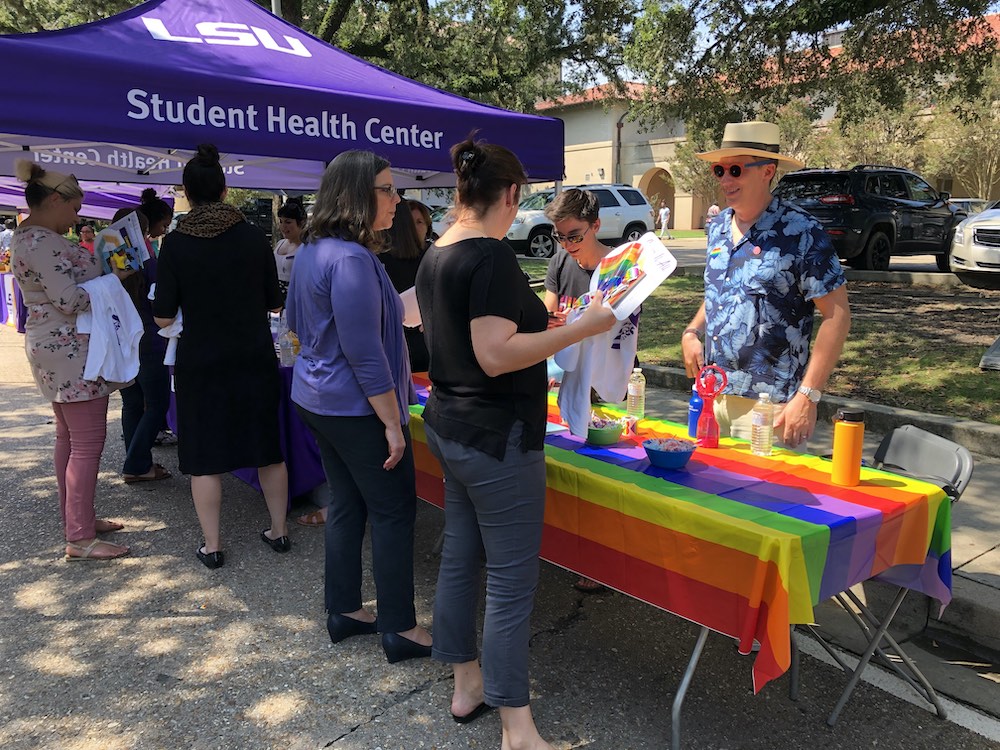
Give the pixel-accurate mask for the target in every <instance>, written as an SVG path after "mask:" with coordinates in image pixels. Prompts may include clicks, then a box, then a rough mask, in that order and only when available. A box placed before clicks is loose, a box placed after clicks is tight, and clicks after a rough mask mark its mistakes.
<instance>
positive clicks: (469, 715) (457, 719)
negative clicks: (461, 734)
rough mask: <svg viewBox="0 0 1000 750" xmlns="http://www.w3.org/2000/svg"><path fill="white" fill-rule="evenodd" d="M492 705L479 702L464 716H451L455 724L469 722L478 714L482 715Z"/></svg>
mask: <svg viewBox="0 0 1000 750" xmlns="http://www.w3.org/2000/svg"><path fill="white" fill-rule="evenodd" d="M492 710H493V706H487V705H486V704H485V703H480V704H479V705H478V706H476V707H475V708H474V709H472V710H471V711H469V713H467V714H466V715H465V716H459V715H458V714H452V715H451V718H452V719H454V720H455V723H456V724H471V723H472V722H474V721H475V720H476V719H478V718H479V717H480V716H482V715H483V714H484V713H486V712H487V711H492Z"/></svg>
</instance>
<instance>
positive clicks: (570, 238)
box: [552, 226, 593, 245]
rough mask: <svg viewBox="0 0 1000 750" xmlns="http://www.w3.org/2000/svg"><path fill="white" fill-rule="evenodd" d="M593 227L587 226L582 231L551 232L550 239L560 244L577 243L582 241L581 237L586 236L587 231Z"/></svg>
mask: <svg viewBox="0 0 1000 750" xmlns="http://www.w3.org/2000/svg"><path fill="white" fill-rule="evenodd" d="M591 229H593V227H592V226H589V227H587V228H586V229H584V230H583V231H582V232H573V234H559V232H555V231H554V232H552V239H554V240H555V241H556V242H558V243H559V244H560V245H579V244H580V243H581V242H583V238H584V237H586V236H587V232H589V231H590V230H591Z"/></svg>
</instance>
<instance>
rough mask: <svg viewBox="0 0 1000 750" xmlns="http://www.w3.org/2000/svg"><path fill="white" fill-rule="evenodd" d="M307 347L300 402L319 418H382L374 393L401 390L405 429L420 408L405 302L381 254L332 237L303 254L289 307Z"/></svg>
mask: <svg viewBox="0 0 1000 750" xmlns="http://www.w3.org/2000/svg"><path fill="white" fill-rule="evenodd" d="M286 315H287V318H288V325H289V327H290V328H291V329H292V330H293V331H295V333H296V334H297V335H298V337H299V342H300V343H301V344H302V350H301V353H300V354H299V358H298V360H296V362H295V372H294V374H293V376H292V401H294V402H295V403H296V404H298V405H299V406H301V407H302V408H303V409H306V410H307V411H310V412H312V413H313V414H322V415H324V416H340V417H360V416H366V415H369V414H374V413H375V411H374V409H372V407H371V404H369V403H368V397H369V396H377V395H378V394H380V393H385V392H386V391H391V390H395V392H396V401H397V403H398V404H399V414H400V418H401V419H402V423H403V424H407V423H408V422H409V419H410V412H409V404H411V403H416V393H415V392H414V390H413V382H412V380H411V378H410V363H409V356H408V354H407V351H406V341H405V339H404V337H403V302H402V300H400V298H399V294H398V293H397V292H396V290H395V289H394V288H393V286H392V282H391V281H390V280H389V277H388V275H386V272H385V269H384V268H383V267H382V264H381V263H380V262H379V260H378V258H376V257H375V255H374V254H372V253H371V252H369V251H368V250H367V249H366V248H364V247H362V246H361V245H359V244H357V243H356V242H348V241H346V240H339V239H334V238H330V237H325V238H323V239H320V240H318V241H315V242H311V243H309V244H306V245H303V246H302V247H301V248H300V249H299V251H298V253H297V254H296V256H295V265H294V266H293V268H292V280H291V284H290V285H289V288H288V302H287V308H286Z"/></svg>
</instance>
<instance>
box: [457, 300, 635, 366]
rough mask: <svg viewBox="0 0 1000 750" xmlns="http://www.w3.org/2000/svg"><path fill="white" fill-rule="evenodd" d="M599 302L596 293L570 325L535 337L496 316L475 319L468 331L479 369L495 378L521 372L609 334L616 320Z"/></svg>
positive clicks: (541, 332) (512, 322) (509, 321)
mask: <svg viewBox="0 0 1000 750" xmlns="http://www.w3.org/2000/svg"><path fill="white" fill-rule="evenodd" d="M603 299H604V295H603V294H602V293H600V292H598V293H597V294H596V295H595V296H594V298H593V299H592V300H591V303H590V305H589V306H588V307H587V310H586V311H585V312H584V313H583V315H582V316H581V317H580V318H579V320H577V321H576V322H575V323H573V325H568V326H560V327H558V328H550V329H548V330H546V331H540V332H538V333H518V331H517V324H516V323H514V321H512V320H507V319H506V318H501V317H498V316H496V315H487V316H484V317H481V318H475V319H474V320H473V321H472V323H471V325H470V328H471V333H472V349H473V351H474V352H475V355H476V360H477V361H478V362H479V366H480V367H482V368H483V372H485V373H486V374H487V375H489V376H490V377H492V378H495V377H496V376H498V375H503V374H504V373H508V372H514V371H516V370H523V369H524V368H526V367H530V366H531V365H534V364H537V363H538V362H541V361H542V360H543V359H545V358H546V357H549V356H551V355H552V354H555V353H556V352H558V351H559V350H561V349H565V348H566V347H567V346H570V345H571V344H575V343H576V342H578V341H582V340H583V339H585V338H587V337H588V336H593V335H594V334H597V333H602V332H604V331H607V330H610V329H611V327H612V326H613V325H614V324H615V323H616V322H617V320H616V319H615V316H614V313H612V312H611V309H610V308H607V307H605V306H604V305H603V304H602V302H603Z"/></svg>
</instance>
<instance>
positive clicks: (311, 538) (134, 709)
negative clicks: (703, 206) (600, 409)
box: [0, 327, 1000, 750]
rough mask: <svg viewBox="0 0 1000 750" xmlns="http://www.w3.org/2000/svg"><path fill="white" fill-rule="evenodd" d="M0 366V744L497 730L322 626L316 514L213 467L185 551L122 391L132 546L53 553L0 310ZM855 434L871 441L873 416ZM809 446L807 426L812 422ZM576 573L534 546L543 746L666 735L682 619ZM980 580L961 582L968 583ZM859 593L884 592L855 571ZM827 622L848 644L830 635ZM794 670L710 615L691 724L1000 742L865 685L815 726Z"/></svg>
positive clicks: (981, 545)
mask: <svg viewBox="0 0 1000 750" xmlns="http://www.w3.org/2000/svg"><path fill="white" fill-rule="evenodd" d="M0 383H3V386H2V387H0V445H2V446H3V447H4V453H3V460H4V464H3V470H2V471H0V509H2V511H3V518H4V536H3V546H2V548H0V572H2V576H3V579H2V580H3V586H2V589H0V665H2V667H0V684H2V686H3V689H2V690H0V745H2V746H3V747H4V748H5V750H35V749H36V748H65V749H66V750H98V749H99V750H147V749H148V750H163V749H165V748H170V749H171V750H172V749H173V748H194V749H196V750H208V749H209V748H224V749H226V750H229V749H231V748H237V747H238V748H241V750H257V749H258V748H259V749H261V750H265V749H270V748H290V749H292V750H304V749H305V748H323V747H329V748H335V749H336V750H377V749H380V748H381V749H382V750H390V748H393V749H394V750H416V749H417V748H423V749H428V750H429V749H430V748H437V749H438V750H459V749H460V748H461V749H467V748H470V747H477V748H487V747H494V748H495V747H498V746H499V737H500V727H499V720H498V718H497V716H496V714H495V712H494V713H492V714H489V715H487V716H484V717H483V718H481V719H479V720H478V721H476V722H475V723H474V724H471V725H468V726H459V725H457V724H455V723H454V722H453V721H452V720H451V718H450V716H449V715H448V711H449V699H450V694H451V689H452V688H451V680H450V670H449V669H448V668H447V667H446V666H445V665H442V664H439V663H436V662H433V661H431V660H426V659H424V660H418V661H414V662H404V663H403V664H400V665H388V664H387V663H386V661H385V658H384V656H383V655H382V653H381V650H380V649H379V646H378V641H377V639H374V638H354V639H350V640H349V641H345V642H344V643H341V644H337V645H336V646H333V645H331V644H330V642H329V639H328V638H327V635H326V632H325V630H324V627H323V622H324V615H323V534H322V531H320V530H316V529H306V528H302V527H298V526H294V525H293V526H292V527H291V535H292V539H293V544H294V548H293V550H292V552H291V553H290V554H287V555H277V554H275V553H273V552H272V551H271V550H270V549H268V548H267V547H266V546H264V545H263V544H262V543H261V542H260V540H259V539H258V534H259V533H260V530H261V529H263V528H264V527H265V526H266V524H267V513H266V509H265V507H264V503H263V501H262V499H261V497H260V495H259V494H258V493H256V492H254V491H253V490H251V489H250V488H249V487H247V486H246V485H244V484H242V483H241V482H239V481H237V480H235V479H233V478H231V477H227V478H226V479H225V481H224V499H223V509H222V528H223V537H224V542H225V547H226V551H227V557H226V566H225V567H224V568H221V569H219V570H216V571H209V570H207V569H205V568H204V567H203V566H202V565H201V564H200V563H199V562H198V561H197V560H196V559H195V556H194V552H195V549H196V548H197V546H198V545H199V543H200V532H199V530H198V523H197V520H196V518H195V516H194V511H193V509H192V507H191V500H190V489H189V482H188V481H187V479H186V478H185V477H182V476H180V475H179V474H177V471H176V469H177V463H176V450H175V449H173V448H157V449H156V460H157V461H159V462H160V463H163V464H164V465H166V466H167V467H168V468H169V469H170V470H171V471H173V472H174V474H175V476H174V477H173V478H171V479H169V480H166V481H163V482H155V483H146V484H139V485H132V486H126V485H124V484H123V483H122V482H121V479H120V472H121V463H122V461H123V458H124V450H123V447H122V443H121V439H120V423H119V417H120V414H119V408H120V400H119V399H118V397H117V396H115V397H112V400H111V412H110V414H109V417H108V441H107V446H106V449H105V453H104V456H103V457H102V465H101V473H100V477H99V481H98V507H99V510H100V513H101V515H102V516H104V517H108V518H113V519H115V520H118V521H121V522H122V523H124V524H125V526H126V529H125V530H124V531H123V532H121V533H118V534H115V535H113V538H114V539H115V540H116V541H120V542H122V543H125V544H129V545H130V546H131V547H132V550H133V554H132V555H131V556H130V557H128V558H124V559H122V560H118V561H114V562H112V563H106V564H105V563H93V564H90V563H73V564H68V563H65V562H64V561H63V560H62V554H63V542H62V527H61V523H60V520H59V513H58V506H57V501H56V489H55V480H54V478H53V476H52V466H51V462H52V458H51V450H52V440H53V427H52V412H51V407H50V405H49V404H48V403H47V402H45V401H44V400H43V399H41V398H40V397H39V395H38V393H37V390H36V388H35V386H34V383H33V381H32V379H31V377H30V374H29V372H28V367H27V364H26V361H25V357H24V350H23V338H22V337H21V336H19V335H18V334H16V333H14V332H13V331H12V330H11V329H8V328H5V327H0ZM686 401H687V394H685V393H681V392H679V391H670V390H667V389H663V388H656V387H653V388H651V389H650V394H649V396H648V403H649V411H650V412H651V413H655V414H658V415H662V416H664V417H667V418H671V419H678V418H680V417H681V416H682V415H683V413H684V411H685V410H686ZM869 438H870V440H869V442H870V443H871V442H874V439H875V436H869ZM816 448H817V449H819V450H823V449H824V447H823V445H822V438H820V444H818V445H817V446H816ZM998 476H1000V464H998V462H995V461H993V460H992V459H985V460H983V461H982V462H981V463H980V464H979V465H978V466H977V469H976V476H975V478H974V480H973V486H972V487H971V488H970V490H969V491H968V492H967V493H966V496H965V498H964V499H963V501H962V502H961V503H960V504H959V505H958V506H956V509H955V535H954V538H953V548H954V552H955V564H956V567H957V568H958V570H957V571H956V589H955V593H956V602H955V604H953V605H952V607H951V608H949V611H948V613H950V612H952V611H957V608H958V607H960V606H961V607H965V608H966V611H967V612H971V611H973V610H974V609H975V610H976V612H978V611H979V610H978V609H977V607H978V606H979V604H980V603H981V602H975V601H973V600H976V599H983V598H985V594H984V591H985V590H987V589H989V590H991V591H992V592H993V593H994V595H995V594H996V587H997V586H998V583H1000V577H998V575H997V568H998V567H1000V565H998V563H1000V560H998V559H997V558H998V554H1000V553H998V552H997V549H996V540H997V537H998V534H997V529H998V528H1000V519H998V518H997V511H996V510H995V504H994V503H991V502H990V498H989V490H990V489H991V488H992V487H993V486H996V485H995V481H996V479H997V478H998ZM298 510H300V511H305V510H309V507H303V508H300V509H298ZM442 523H443V519H442V515H441V513H440V511H438V510H437V509H436V508H432V507H430V506H426V505H424V504H420V507H419V508H418V514H417V530H416V560H415V564H416V573H415V586H416V608H417V618H418V621H419V622H420V623H421V624H423V625H426V626H428V627H430V628H432V629H433V621H432V608H433V597H434V587H435V582H436V577H437V567H438V562H437V558H436V556H435V555H434V554H433V553H432V548H433V545H434V542H435V540H436V538H437V536H438V534H439V533H440V530H441V528H442ZM368 560H369V557H368V550H367V549H366V552H365V573H364V575H365V589H364V598H365V602H366V605H367V606H374V605H375V593H374V591H373V589H372V587H371V580H372V579H371V570H370V565H369V563H368ZM572 580H573V577H572V576H570V575H569V574H567V573H565V572H564V571H561V570H559V569H557V568H554V567H552V566H548V565H543V566H542V571H541V581H540V584H539V589H538V594H537V600H536V606H535V612H534V615H533V618H532V640H531V656H530V659H531V662H530V670H531V680H532V681H531V695H532V710H533V713H534V715H535V717H536V720H537V722H538V725H539V727H540V728H541V729H542V731H543V733H544V734H545V736H546V737H548V738H549V739H550V740H552V742H553V744H554V746H555V747H556V748H558V750H569V749H570V748H587V750H646V749H649V750H652V748H662V747H664V746H665V745H666V744H667V741H668V738H669V735H670V726H671V722H670V711H669V705H670V700H671V699H672V696H673V692H674V691H675V690H676V689H677V685H678V683H679V680H680V676H681V674H682V672H683V670H684V667H685V664H686V661H687V654H688V652H689V650H690V648H691V645H692V643H693V642H694V638H695V635H696V629H695V628H694V627H693V626H691V625H690V624H689V623H686V622H684V621H682V620H680V619H679V618H676V617H669V616H666V615H664V614H663V613H662V612H660V611H658V610H656V609H654V608H652V607H648V606H646V605H643V604H641V603H639V602H636V601H634V600H631V599H629V598H628V597H624V596H621V595H618V594H613V593H608V592H605V593H604V594H597V595H583V594H580V593H578V592H576V591H575V590H574V589H573V588H572V587H571V586H570V583H571V581H572ZM973 584H975V585H976V586H977V587H978V588H977V589H976V590H975V591H974V592H973V591H972V590H971V589H969V588H968V587H970V586H972V585H973ZM966 592H969V593H966ZM863 593H864V594H865V595H866V596H868V597H869V598H872V599H877V598H878V595H877V592H874V591H873V590H869V589H868V588H866V589H865V591H864V592H863ZM918 599H919V598H918V597H913V599H912V601H913V602H914V604H915V605H916V609H917V613H918V614H917V615H908V616H907V618H904V619H903V620H901V621H900V622H901V624H905V625H907V626H915V625H916V624H918V623H919V622H920V620H919V616H918V615H919V607H920V606H921V604H922V602H921V601H919V600H918ZM823 609H824V608H821V611H820V612H819V613H818V616H819V617H820V618H821V622H822V623H823V624H824V630H826V623H827V622H830V623H832V624H831V626H830V630H831V631H834V632H835V627H834V626H835V623H834V620H835V619H836V614H837V613H836V612H833V613H831V615H830V616H829V617H828V616H827V615H826V614H825V613H824V612H823V611H822V610H823ZM925 610H926V607H925ZM948 613H946V619H945V621H943V624H945V625H947V624H951V625H953V626H954V627H955V628H956V629H957V630H959V631H960V632H963V633H965V632H967V630H966V629H964V628H965V625H966V624H967V623H964V622H961V621H958V622H954V623H949V622H948V620H947V615H948ZM977 616H980V615H977ZM981 616H985V615H981ZM993 622H994V623H995V622H996V620H994V621H993ZM994 629H995V628H994ZM971 635H974V634H971ZM971 635H970V637H971ZM844 641H845V644H846V645H848V646H850V644H849V643H847V638H846V636H845V638H844ZM918 647H920V648H921V649H923V650H924V651H926V653H927V654H928V657H927V658H928V659H930V660H933V661H935V662H938V663H944V662H947V663H948V666H953V665H954V663H956V662H959V661H961V662H966V663H977V664H980V665H985V666H981V667H979V668H978V669H979V672H978V674H976V675H975V677H976V678H977V679H978V688H979V690H978V693H977V691H976V690H975V689H974V688H969V689H968V690H969V695H970V696H971V697H962V696H961V695H959V690H956V689H955V688H954V687H953V686H954V684H956V683H958V682H962V680H960V679H959V677H958V676H956V674H955V671H956V670H958V669H964V670H965V672H972V671H973V670H971V669H969V668H959V667H954V669H953V670H952V671H950V672H946V673H944V674H943V675H942V676H941V677H940V678H939V679H934V682H935V685H936V686H937V687H938V688H939V689H940V690H941V691H942V692H945V693H948V694H949V695H955V696H956V697H957V698H958V699H959V700H962V701H964V702H966V703H968V704H971V705H973V706H977V707H979V708H980V709H982V710H983V711H986V712H990V711H992V712H993V714H994V715H998V716H1000V709H998V708H996V707H993V706H991V704H990V695H991V694H992V693H990V691H991V690H992V691H993V692H996V686H995V681H996V679H995V678H991V677H990V675H991V674H993V673H996V672H997V671H998V670H997V669H996V668H995V667H993V666H992V664H993V663H992V662H991V661H989V659H988V658H986V657H984V656H983V653H985V652H984V651H982V652H979V651H977V652H976V653H974V654H973V655H968V654H965V652H961V653H963V654H965V655H962V656H961V657H956V656H952V654H954V653H959V652H952V651H949V652H948V653H949V656H948V657H947V658H945V657H944V656H943V655H942V652H941V651H940V650H935V649H934V648H932V647H930V646H927V645H926V644H924V643H919V644H918V642H917V640H916V639H914V640H911V641H910V643H908V644H907V651H908V652H912V651H913V650H915V649H917V648H918ZM925 647H926V648H925ZM975 648H976V649H978V648H979V646H976V647H975ZM921 659H923V657H922V656H921ZM802 679H803V682H802V697H801V699H800V700H799V701H798V702H793V701H791V700H789V698H788V694H787V687H788V683H787V680H788V678H787V677H784V678H781V679H779V680H777V681H775V683H774V684H773V685H769V686H768V687H766V688H765V689H764V690H763V691H762V692H761V693H760V694H758V695H754V694H753V692H752V689H751V684H750V660H749V658H744V657H739V656H738V655H737V654H736V651H735V648H734V647H733V644H732V641H730V640H729V639H726V638H722V637H716V636H713V637H711V638H710V639H709V642H708V645H707V647H706V650H705V653H704V656H703V657H702V661H701V664H700V666H699V668H698V672H697V673H696V675H695V679H694V681H693V683H692V688H691V692H690V693H689V696H688V701H687V704H686V705H685V708H684V714H683V719H684V724H683V729H684V747H685V748H686V749H687V750H720V749H722V748H727V749H737V748H738V749H739V750H756V749H760V750H773V748H777V747H783V748H794V747H814V748H840V747H843V748H848V747H871V746H872V744H873V741H875V740H879V744H880V745H881V744H884V743H882V741H881V738H885V737H892V738H894V740H895V739H898V740H899V741H900V742H901V743H903V744H898V745H896V746H899V747H904V746H905V747H930V746H934V747H948V748H952V749H967V750H983V749H984V748H989V749H991V750H1000V742H997V741H995V739H996V737H997V736H1000V735H998V734H996V733H994V734H987V735H986V736H988V737H993V738H994V739H986V737H984V736H981V735H982V734H983V733H980V734H975V733H973V732H972V731H969V730H968V729H965V728H963V727H961V726H957V725H955V724H951V723H947V722H941V721H938V720H936V719H933V718H931V717H930V716H929V715H928V713H927V712H926V711H925V710H924V709H923V708H920V707H917V706H914V705H910V704H909V703H906V702H904V701H902V700H900V699H898V698H895V697H893V696H892V695H889V694H887V693H884V692H882V691H881V690H878V689H876V688H873V687H871V686H869V685H866V684H862V685H861V686H859V688H858V689H857V691H856V692H855V695H854V697H853V698H852V700H851V702H850V703H849V704H848V706H847V709H846V710H845V712H844V714H843V716H842V718H841V719H840V722H839V723H838V724H837V726H836V728H834V729H833V730H831V729H830V728H829V727H827V726H826V724H825V718H826V716H827V714H828V713H829V711H830V710H831V709H832V706H833V703H834V702H835V700H836V694H835V692H834V690H833V688H834V687H835V688H836V692H839V690H840V687H841V686H842V685H843V683H844V678H843V675H842V674H841V673H840V672H839V671H838V670H837V669H835V668H831V667H829V666H827V665H825V664H823V663H821V662H819V661H815V660H813V659H811V658H806V659H804V663H803V675H802ZM963 679H964V678H963ZM989 679H994V682H989V681H988V680H989ZM969 682H970V683H971V684H973V685H976V684H977V683H975V682H974V681H973V680H972V679H971V678H970V679H969ZM963 684H964V683H963ZM994 724H996V722H994ZM976 731H980V730H976ZM886 746H891V745H886Z"/></svg>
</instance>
